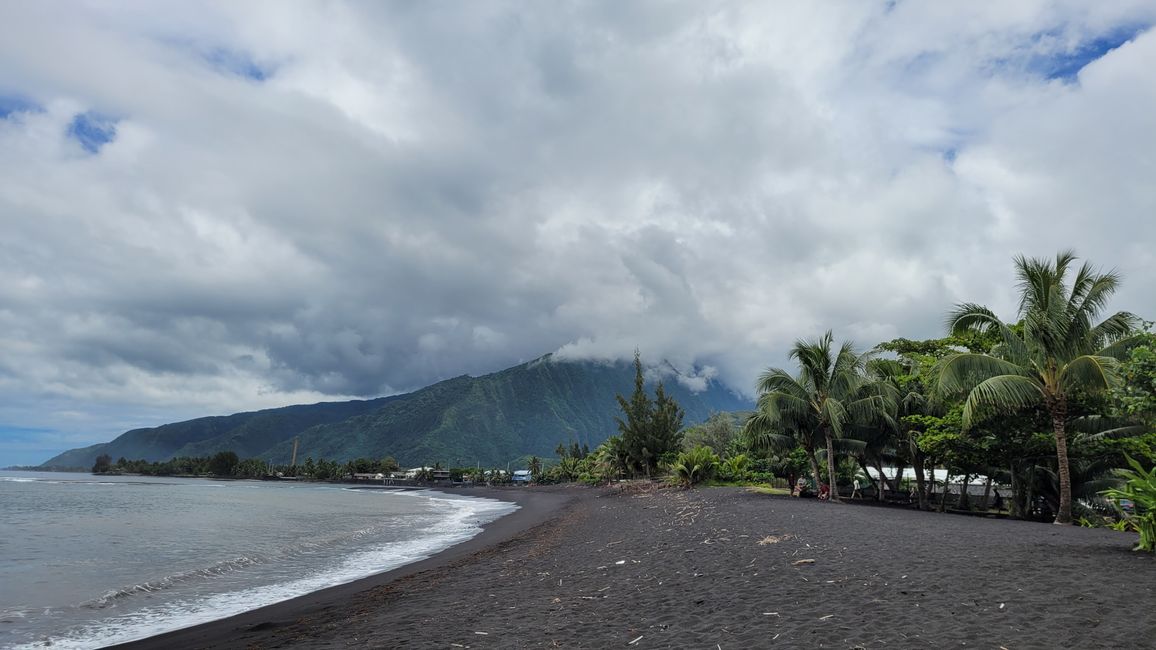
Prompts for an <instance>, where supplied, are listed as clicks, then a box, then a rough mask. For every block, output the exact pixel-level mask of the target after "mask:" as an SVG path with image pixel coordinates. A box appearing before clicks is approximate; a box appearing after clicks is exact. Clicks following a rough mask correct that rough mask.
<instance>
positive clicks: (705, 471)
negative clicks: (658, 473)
mask: <svg viewBox="0 0 1156 650" xmlns="http://www.w3.org/2000/svg"><path fill="white" fill-rule="evenodd" d="M718 466H719V459H718V456H716V455H715V453H714V451H713V450H711V448H710V447H706V446H698V447H695V448H694V449H691V450H690V451H684V452H682V453H681V454H679V455H678V458H677V459H676V460H675V461H674V462H673V463H671V465H670V471H671V473H672V474H673V475H674V478H675V479H676V480H677V481H678V483H679V484H680V485H682V486H683V487H687V488H689V487H693V486H695V485H697V484H699V483H702V482H703V481H707V480H710V479H711V478H712V477H713V476H714V474H715V472H716V471H717V470H718Z"/></svg>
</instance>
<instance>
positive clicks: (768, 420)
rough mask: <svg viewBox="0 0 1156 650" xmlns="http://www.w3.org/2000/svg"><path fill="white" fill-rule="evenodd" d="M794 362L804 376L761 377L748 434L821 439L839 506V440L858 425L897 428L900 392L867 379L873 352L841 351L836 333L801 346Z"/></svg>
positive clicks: (774, 372)
mask: <svg viewBox="0 0 1156 650" xmlns="http://www.w3.org/2000/svg"><path fill="white" fill-rule="evenodd" d="M790 358H792V359H794V360H795V361H797V362H798V364H799V374H798V376H792V375H791V374H790V373H788V372H787V371H786V370H783V369H781V368H769V369H767V371H766V372H764V373H763V374H762V375H761V376H760V377H759V383H758V391H759V399H758V408H757V410H756V412H755V414H754V415H753V416H752V419H751V420H750V421H748V429H749V430H750V431H751V433H752V434H753V435H754V436H755V437H756V438H763V439H769V438H770V436H774V435H788V436H791V435H793V436H795V437H797V439H799V440H801V441H802V442H803V443H804V445H806V444H807V443H809V442H810V443H812V444H813V443H814V441H816V440H817V439H821V440H822V441H823V443H824V446H825V447H826V465H827V479H828V484H829V485H830V486H831V500H833V501H838V500H839V492H838V485H837V481H836V472H835V453H836V450H835V440H837V439H840V438H842V437H843V435H844V432H847V431H849V429H850V428H851V427H852V426H854V425H861V426H866V425H869V424H871V423H873V422H879V421H882V422H886V423H888V424H889V425H890V426H894V419H893V418H892V416H891V413H894V411H895V407H894V397H895V391H894V389H893V387H892V386H891V385H890V384H888V383H887V382H882V381H877V380H874V379H872V378H870V377H868V375H867V374H866V372H865V370H866V364H867V361H868V360H869V359H870V358H871V353H867V354H859V353H857V352H856V351H855V348H854V346H853V345H852V344H851V342H849V341H848V342H844V343H843V344H842V345H841V346H840V347H839V348H838V349H835V347H834V337H833V335H832V333H831V331H830V330H828V331H827V333H826V334H824V335H823V336H822V337H820V338H819V339H816V340H803V339H800V340H798V341H796V342H795V345H794V347H792V348H791V353H790ZM810 455H811V457H812V471H813V472H814V473H815V474H816V476H815V479H816V482H818V476H817V475H818V466H817V463H815V462H814V454H813V453H811V454H810Z"/></svg>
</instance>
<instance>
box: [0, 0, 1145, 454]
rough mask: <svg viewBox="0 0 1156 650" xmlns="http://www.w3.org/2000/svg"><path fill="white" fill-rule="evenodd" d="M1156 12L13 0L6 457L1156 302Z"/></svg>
mask: <svg viewBox="0 0 1156 650" xmlns="http://www.w3.org/2000/svg"><path fill="white" fill-rule="evenodd" d="M1154 23H1156V4H1154V3H1152V2H1150V1H1136V2H1127V1H1122V2H1095V3H1090V2H1085V1H1083V0H1073V1H1071V2H1043V1H1032V0H1023V1H1019V2H994V1H993V2H958V3H946V2H935V3H930V2H910V1H906V2H904V1H900V2H877V3H870V2H858V1H848V2H790V3H787V2H783V3H772V2H757V3H749V4H747V3H737V2H735V3H731V2H721V3H719V2H704V1H703V0H689V1H687V2H661V3H657V2H644V1H630V2H622V1H621V0H608V1H605V2H533V1H526V2H498V1H489V0H486V1H481V2H466V1H463V0H458V1H455V2H393V3H384V2H364V3H360V2H342V1H337V0H334V1H328V2H281V1H276V2H272V1H271V2H264V3H263V2H256V1H254V2H233V1H231V0H226V1H222V2H184V1H182V2H171V3H163V2H153V1H149V2H137V3H134V2H97V1H91V2H81V1H76V2H51V1H37V2H6V3H0V228H2V236H0V465H6V464H10V463H33V462H40V461H42V460H44V459H46V458H47V457H49V456H50V455H52V454H54V453H56V452H57V451H60V450H63V449H67V448H71V447H75V446H80V445H85V444H91V443H94V442H100V441H105V440H108V439H111V438H112V437H114V436H115V435H117V434H119V433H120V432H122V431H124V430H126V429H128V428H131V427H135V426H146V425H156V424H161V423H164V422H169V421H174V420H179V419H186V418H189V417H195V416H200V415H208V414H223V413H230V412H235V411H239V410H248V409H254V408H261V407H268V406H278V405H284V404H290V403H302V402H309V401H320V400H332V399H345V398H352V397H362V396H377V395H382V394H389V393H396V392H401V391H408V390H412V389H414V388H418V387H421V386H423V385H426V384H429V383H431V382H434V381H436V380H440V379H444V378H448V377H452V376H456V375H459V374H462V373H470V374H482V373H485V372H489V371H494V370H498V369H501V368H504V367H507V366H510V365H513V364H515V363H518V362H520V361H525V360H529V359H532V358H535V357H538V356H540V355H542V354H544V353H547V352H551V351H561V352H563V353H564V354H566V355H569V356H572V357H585V358H588V357H595V358H613V357H618V356H628V355H629V354H630V353H631V351H632V350H633V349H634V348H635V347H639V348H641V350H642V352H643V355H644V356H645V357H648V358H651V359H658V358H667V359H669V360H671V361H672V362H673V363H674V364H676V365H677V366H679V367H682V368H685V369H687V370H688V371H693V372H697V373H701V374H706V375H714V376H717V377H718V378H719V379H721V380H722V381H724V382H726V383H728V384H729V385H731V386H733V387H734V388H736V389H738V390H740V391H747V392H749V391H750V387H751V384H752V381H753V378H754V377H755V375H756V374H757V373H758V371H759V370H761V369H762V368H765V367H766V366H768V365H786V364H787V360H786V358H785V356H784V350H785V349H786V348H787V347H788V346H789V345H790V344H791V342H792V341H793V340H794V339H796V338H798V337H812V336H815V335H818V334H820V333H821V332H822V331H823V330H826V329H827V328H832V329H834V331H835V333H836V336H837V337H839V338H852V339H854V340H855V341H856V342H858V343H859V344H860V345H861V346H862V347H869V346H871V345H874V344H875V343H876V342H878V341H880V340H885V339H890V338H893V337H896V336H907V337H909V338H917V337H934V336H939V335H941V334H942V319H943V315H944V313H945V311H946V310H947V309H948V308H949V307H950V306H951V305H952V304H953V303H955V302H958V301H964V300H967V301H976V302H982V303H986V304H988V305H990V306H992V307H993V308H995V309H996V310H997V311H999V312H1000V313H1001V314H1003V315H1005V316H1006V317H1009V318H1010V317H1012V316H1013V311H1012V310H1013V308H1014V303H1013V300H1012V292H1013V287H1012V277H1011V273H1012V265H1011V260H1012V256H1013V255H1015V254H1017V253H1025V254H1028V255H1037V256H1042V255H1054V254H1055V252H1056V251H1057V250H1059V249H1061V248H1067V247H1074V248H1075V249H1076V250H1077V252H1078V253H1079V254H1080V255H1081V256H1083V257H1085V258H1087V259H1090V260H1092V261H1093V262H1095V263H1097V264H1099V265H1103V266H1105V267H1115V268H1117V269H1118V270H1119V271H1120V272H1121V273H1122V274H1123V275H1124V277H1125V281H1124V285H1123V289H1122V291H1121V292H1120V293H1119V294H1118V299H1117V301H1116V304H1115V305H1114V306H1113V307H1114V308H1120V309H1130V310H1132V311H1135V312H1138V313H1140V314H1142V315H1145V316H1147V317H1150V318H1151V317H1153V316H1156V304H1154V303H1156V298H1154V296H1156V275H1154V274H1153V272H1152V271H1153V268H1154V264H1153V261H1154V260H1153V243H1154V242H1156V182H1154V179H1156V154H1154V152H1156V74H1153V62H1154V61H1156V30H1151V29H1150V27H1151V26H1152V25H1153V24H1154Z"/></svg>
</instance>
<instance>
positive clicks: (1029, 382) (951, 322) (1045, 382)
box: [939, 251, 1138, 524]
mask: <svg viewBox="0 0 1156 650" xmlns="http://www.w3.org/2000/svg"><path fill="white" fill-rule="evenodd" d="M1076 259H1077V258H1076V256H1075V253H1073V252H1072V251H1063V252H1061V253H1059V254H1057V255H1056V259H1055V261H1051V260H1047V259H1042V258H1027V257H1024V256H1022V255H1020V256H1017V257H1016V258H1015V266H1016V277H1017V280H1018V286H1019V290H1020V302H1019V309H1018V313H1017V315H1018V317H1019V318H1020V319H1021V322H1020V324H1019V325H1018V326H1013V325H1009V324H1007V323H1005V322H1003V321H1002V320H1000V319H999V318H998V317H997V316H996V315H995V313H994V312H992V311H991V310H990V309H988V308H987V307H984V306H982V305H978V304H974V303H962V304H959V305H957V306H956V307H955V309H954V310H953V311H952V312H951V313H950V314H949V316H948V318H947V324H948V327H949V329H950V330H951V332H952V333H953V334H963V333H967V332H979V333H987V332H995V333H997V334H998V335H999V339H1000V343H999V344H997V345H996V346H995V347H993V348H992V351H991V353H988V354H984V353H976V352H964V353H959V354H954V355H952V356H950V357H948V358H946V359H945V360H944V361H943V363H942V364H941V365H940V371H939V386H940V389H941V390H943V391H944V392H945V393H948V394H953V393H954V394H959V395H962V394H966V395H967V399H966V400H965V401H964V405H963V425H964V427H965V428H966V427H970V426H971V425H972V423H974V422H976V421H978V420H980V419H983V418H985V417H988V416H990V415H994V414H1013V413H1018V412H1020V411H1022V410H1023V409H1026V408H1029V407H1035V406H1042V407H1043V408H1044V410H1045V411H1046V412H1047V414H1048V416H1049V418H1050V420H1051V426H1052V434H1053V437H1054V439H1055V445H1056V461H1057V475H1058V477H1057V478H1058V482H1059V488H1060V497H1059V506H1058V509H1057V513H1056V519H1055V523H1057V524H1068V523H1071V521H1072V487H1071V473H1070V469H1069V466H1068V440H1067V432H1066V426H1067V422H1068V415H1069V407H1070V406H1071V404H1072V403H1073V401H1074V400H1075V399H1077V398H1079V397H1082V396H1094V395H1096V394H1102V393H1104V392H1106V391H1108V390H1109V389H1111V388H1113V387H1114V386H1116V385H1117V384H1118V383H1119V379H1120V377H1119V371H1118V370H1119V362H1118V360H1117V359H1118V358H1119V357H1120V356H1122V355H1124V354H1126V353H1127V351H1128V349H1129V348H1130V346H1131V345H1132V344H1133V343H1134V342H1135V337H1134V336H1133V332H1134V330H1135V328H1136V325H1137V322H1138V321H1137V319H1136V317H1135V316H1133V315H1132V314H1130V313H1128V312H1117V313H1115V314H1113V315H1111V316H1109V317H1108V318H1106V319H1104V320H1103V321H1100V322H1099V323H1097V322H1096V320H1097V319H1098V318H1099V316H1100V314H1101V312H1102V311H1103V310H1104V308H1105V307H1106V306H1107V303H1108V300H1109V298H1110V297H1111V296H1112V294H1113V293H1115V291H1116V288H1117V287H1118V286H1119V284H1120V276H1119V274H1117V273H1116V272H1115V271H1109V272H1107V273H1102V272H1100V271H1099V270H1097V269H1095V268H1093V267H1092V266H1091V265H1089V264H1088V263H1084V264H1083V265H1082V266H1081V267H1080V268H1079V269H1078V270H1077V271H1076V272H1075V276H1074V278H1073V279H1072V281H1071V283H1070V284H1069V282H1068V277H1067V276H1068V274H1069V270H1070V269H1071V267H1072V266H1073V263H1074V262H1075V261H1076Z"/></svg>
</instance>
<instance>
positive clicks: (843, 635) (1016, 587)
mask: <svg viewBox="0 0 1156 650" xmlns="http://www.w3.org/2000/svg"><path fill="white" fill-rule="evenodd" d="M516 496H517V497H518V498H519V500H520V501H521V502H522V503H523V505H524V508H523V510H522V511H519V513H516V514H515V515H511V516H509V517H506V518H503V519H502V520H499V522H496V523H495V525H494V526H492V528H493V530H487V531H486V532H485V533H483V534H482V535H480V536H479V537H478V538H475V540H473V543H467V545H463V546H459V547H455V549H453V550H451V551H449V552H447V553H445V554H442V555H439V556H437V557H435V558H431V559H430V560H427V561H426V562H424V563H421V564H420V565H414V566H413V567H410V568H409V569H408V570H402V571H401V572H400V573H398V572H394V573H391V574H384V575H383V576H380V577H378V578H371V579H369V580H368V581H363V582H358V583H354V584H352V585H347V586H346V587H345V588H338V589H335V590H329V591H327V592H320V593H319V594H315V595H313V596H307V597H305V598H301V599H297V600H293V601H289V602H287V603H283V604H281V605H275V606H273V607H270V608H265V609H262V610H258V611H256V612H251V613H249V614H244V615H241V616H239V617H234V618H232V619H226V620H224V621H219V622H216V623H210V624H208V625H203V626H199V627H196V628H190V629H189V630H184V631H179V632H175V633H172V634H168V635H162V636H159V637H154V638H152V639H146V640H144V641H141V642H137V643H134V644H130V646H131V647H133V648H138V649H141V648H143V649H152V648H173V647H181V648H184V647H215V648H302V647H304V648H345V647H370V648H395V647H405V648H541V647H545V648H553V647H572V648H606V647H631V648H712V649H715V648H717V649H721V650H729V649H734V648H763V647H784V648H943V647H979V648H993V649H995V648H1006V649H1008V650H1018V649H1021V648H1057V647H1071V648H1143V647H1156V558H1154V557H1153V556H1151V555H1147V554H1139V553H1135V552H1132V551H1131V550H1130V548H1131V546H1132V545H1133V544H1134V543H1135V540H1136V536H1135V535H1134V534H1130V533H1119V532H1115V531H1110V530H1104V529H1094V530H1093V529H1084V528H1078V527H1074V526H1053V525H1050V524H1034V523H1024V522H1017V521H1006V520H996V519H984V518H978V517H965V516H958V515H942V514H932V513H922V512H916V511H913V510H902V509H892V508H876V507H866V506H863V505H856V504H851V505H839V504H826V503H821V502H818V501H815V500H806V499H804V500H800V499H791V498H789V497H771V496H765V495H760V494H755V493H751V492H746V491H743V490H741V489H733V488H718V489H703V490H697V491H691V492H684V491H679V490H670V489H666V490H653V489H651V490H648V491H638V490H636V489H628V490H627V489H619V490H609V489H597V490H594V489H592V490H586V489H581V488H570V489H556V490H539V489H537V488H529V489H525V490H522V491H521V492H520V493H516ZM551 512H553V513H554V516H553V517H552V518H550V513H551ZM519 518H520V519H519ZM535 524H536V525H535ZM503 526H504V527H506V528H505V529H504V530H498V529H500V528H502V527H503ZM529 526H533V527H532V528H528V527H529ZM487 535H488V537H487ZM631 644H633V645H631Z"/></svg>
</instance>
